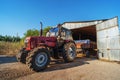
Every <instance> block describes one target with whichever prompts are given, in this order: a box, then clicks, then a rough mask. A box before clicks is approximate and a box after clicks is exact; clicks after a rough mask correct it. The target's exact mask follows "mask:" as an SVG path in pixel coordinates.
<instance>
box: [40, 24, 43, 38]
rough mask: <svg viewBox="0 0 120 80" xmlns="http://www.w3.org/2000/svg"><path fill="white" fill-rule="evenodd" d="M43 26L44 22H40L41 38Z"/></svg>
mask: <svg viewBox="0 0 120 80" xmlns="http://www.w3.org/2000/svg"><path fill="white" fill-rule="evenodd" d="M42 26H43V24H42V22H40V36H42V32H43V30H42Z"/></svg>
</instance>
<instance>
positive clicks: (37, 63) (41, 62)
mask: <svg viewBox="0 0 120 80" xmlns="http://www.w3.org/2000/svg"><path fill="white" fill-rule="evenodd" d="M26 61H27V65H28V66H29V68H31V69H32V70H34V71H37V72H38V71H41V70H44V69H45V68H46V67H47V65H48V64H49V63H50V56H49V52H48V50H47V49H45V48H40V49H39V48H38V49H34V50H33V51H31V52H30V53H29V55H28V57H27V58H26Z"/></svg>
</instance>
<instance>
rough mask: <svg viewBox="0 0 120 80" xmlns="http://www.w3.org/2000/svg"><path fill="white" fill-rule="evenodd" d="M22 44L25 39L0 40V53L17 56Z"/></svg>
mask: <svg viewBox="0 0 120 80" xmlns="http://www.w3.org/2000/svg"><path fill="white" fill-rule="evenodd" d="M22 46H23V41H20V42H3V41H0V55H12V56H15V55H16V54H17V53H18V51H19V50H20V48H21V47H22Z"/></svg>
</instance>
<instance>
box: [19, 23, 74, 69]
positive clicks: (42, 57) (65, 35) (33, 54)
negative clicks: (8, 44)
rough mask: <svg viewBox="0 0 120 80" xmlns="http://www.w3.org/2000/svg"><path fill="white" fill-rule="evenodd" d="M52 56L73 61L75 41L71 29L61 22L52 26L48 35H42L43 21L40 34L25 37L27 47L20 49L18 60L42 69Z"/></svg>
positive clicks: (30, 66) (33, 67)
mask: <svg viewBox="0 0 120 80" xmlns="http://www.w3.org/2000/svg"><path fill="white" fill-rule="evenodd" d="M50 57H52V58H54V59H59V58H61V57H62V58H63V59H64V61H65V62H72V61H73V60H74V59H75V57H76V46H75V42H74V41H73V39H72V33H71V31H70V30H68V29H66V28H63V27H62V26H61V25H60V24H59V25H58V26H57V27H55V28H51V29H50V30H49V34H47V37H44V36H42V23H41V31H40V36H36V37H27V38H26V39H25V48H22V49H21V50H20V52H19V54H18V55H17V60H18V61H19V62H21V63H26V64H27V65H28V66H29V68H31V69H33V70H34V71H41V70H44V69H45V68H46V67H47V65H48V64H49V63H50Z"/></svg>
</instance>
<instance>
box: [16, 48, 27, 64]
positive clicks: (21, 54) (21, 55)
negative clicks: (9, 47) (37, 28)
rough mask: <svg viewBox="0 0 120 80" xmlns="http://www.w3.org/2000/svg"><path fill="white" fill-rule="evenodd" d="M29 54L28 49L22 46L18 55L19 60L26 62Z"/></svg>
mask: <svg viewBox="0 0 120 80" xmlns="http://www.w3.org/2000/svg"><path fill="white" fill-rule="evenodd" d="M27 55H28V51H26V50H25V49H24V48H22V49H21V50H20V51H19V53H18V54H17V55H16V58H17V61H18V62H21V63H24V64H25V63H26V57H27Z"/></svg>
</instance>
